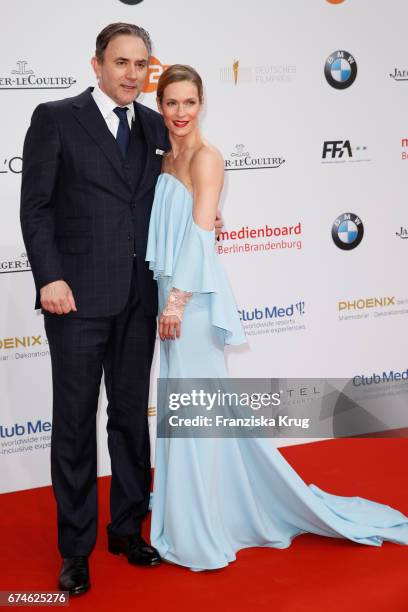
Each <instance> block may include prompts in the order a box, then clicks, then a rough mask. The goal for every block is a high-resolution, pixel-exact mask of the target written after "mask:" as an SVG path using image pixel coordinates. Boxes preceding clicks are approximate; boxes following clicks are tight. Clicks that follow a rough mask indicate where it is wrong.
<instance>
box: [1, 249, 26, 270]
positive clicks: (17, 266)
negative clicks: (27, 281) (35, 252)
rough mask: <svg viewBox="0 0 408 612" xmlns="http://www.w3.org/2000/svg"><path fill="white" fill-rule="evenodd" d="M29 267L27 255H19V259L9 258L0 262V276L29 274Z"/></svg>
mask: <svg viewBox="0 0 408 612" xmlns="http://www.w3.org/2000/svg"><path fill="white" fill-rule="evenodd" d="M30 271H31V266H30V262H29V261H28V258H27V254H26V253H21V255H20V256H19V257H9V258H8V259H4V260H3V261H1V260H0V274H15V273H17V272H30Z"/></svg>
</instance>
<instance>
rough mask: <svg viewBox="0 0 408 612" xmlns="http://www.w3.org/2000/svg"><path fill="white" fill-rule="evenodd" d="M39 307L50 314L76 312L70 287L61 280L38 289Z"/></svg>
mask: <svg viewBox="0 0 408 612" xmlns="http://www.w3.org/2000/svg"><path fill="white" fill-rule="evenodd" d="M40 299H41V306H42V307H43V309H44V310H46V311H47V312H51V313H52V314H59V315H61V314H68V313H69V312H71V311H74V312H76V311H77V307H76V305H75V300H74V296H73V294H72V291H71V289H70V287H69V286H68V285H67V283H66V282H65V281H63V280H58V281H54V282H53V283H49V284H48V285H45V286H44V287H41V289H40Z"/></svg>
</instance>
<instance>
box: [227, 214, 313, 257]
mask: <svg viewBox="0 0 408 612" xmlns="http://www.w3.org/2000/svg"><path fill="white" fill-rule="evenodd" d="M301 234H302V224H301V222H300V221H299V222H298V223H296V225H280V226H272V225H268V224H266V225H263V226H261V227H249V226H248V225H242V226H241V227H240V228H239V229H234V230H228V231H227V230H224V231H223V232H221V234H220V240H219V242H218V243H217V251H218V253H219V254H220V255H228V254H231V253H234V254H235V253H253V252H257V251H273V250H277V249H280V250H285V249H297V250H299V249H301V248H302V240H301V239H300V238H296V237H298V236H300V235H301ZM289 236H290V237H292V239H288V237H289ZM262 238H266V239H267V241H266V242H265V241H261V242H259V240H260V239H262ZM227 242H232V243H233V244H232V245H226V244H223V243H227Z"/></svg>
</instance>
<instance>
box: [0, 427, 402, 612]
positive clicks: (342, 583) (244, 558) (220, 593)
mask: <svg viewBox="0 0 408 612" xmlns="http://www.w3.org/2000/svg"><path fill="white" fill-rule="evenodd" d="M407 451H408V441H407V440H406V439H354V440H334V441H332V440H331V441H328V442H318V443H312V444H305V445H300V446H292V447H287V448H283V449H282V454H283V455H284V456H285V457H286V458H287V459H288V461H290V463H291V464H292V465H293V467H294V468H295V469H296V470H297V471H298V472H299V474H300V475H301V476H302V478H304V479H305V481H306V482H308V483H310V482H313V483H315V484H316V485H318V486H319V487H322V488H323V489H326V490H327V491H329V492H331V493H335V494H338V495H359V496H362V497H367V498H370V499H373V500H375V501H379V502H382V503H386V504H389V505H391V506H394V507H396V508H398V509H399V510H401V511H402V512H404V513H405V514H408V483H407V476H406V466H407ZM108 487H109V478H101V479H100V481H99V500H100V526H99V539H98V543H97V546H96V548H95V550H94V553H93V555H92V557H91V572H92V574H91V575H92V583H93V587H92V589H91V591H90V592H89V593H88V594H86V595H84V596H82V597H78V598H76V599H71V603H70V607H71V608H74V609H77V610H98V611H99V610H115V611H116V610H135V611H137V610H143V611H148V610H153V611H154V612H156V611H159V610H162V611H163V612H168V611H170V612H173V611H174V612H176V611H177V612H183V611H184V610H186V611H187V610H188V611H189V612H191V611H192V610H193V611H194V612H195V611H197V610H206V611H209V612H218V611H219V610H226V611H229V610H233V609H235V610H271V611H274V612H297V611H303V610H308V611H313V612H316V611H328V612H336V611H338V610H339V611H340V610H341V611H342V612H344V611H346V612H354V611H356V612H357V611H358V612H362V611H370V612H371V611H375V612H380V611H381V612H382V611H384V612H406V611H407V610H408V547H405V546H399V545H397V544H391V543H386V544H384V545H383V546H382V548H374V547H371V546H362V545H358V544H355V543H353V542H348V541H344V540H336V539H330V538H323V537H319V536H314V535H302V536H299V537H298V538H296V539H295V540H294V542H293V544H292V546H291V547H290V548H289V549H286V550H275V549H261V548H256V549H255V548H253V549H250V550H244V551H242V552H241V553H239V554H238V558H237V561H236V562H235V563H233V564H231V565H230V566H229V567H228V568H226V569H223V570H218V571H215V572H203V573H200V574H195V573H193V572H190V571H189V570H186V569H183V568H179V567H176V566H172V565H168V564H163V565H162V566H160V567H158V568H149V569H142V568H136V567H132V566H130V565H129V564H128V563H127V561H126V560H125V559H124V558H123V557H115V556H113V555H110V554H108V553H107V552H106V536H105V525H106V523H107V522H108ZM1 508H2V511H1V548H2V554H1V556H0V576H1V578H0V580H1V582H0V590H12V589H15V590H20V591H21V590H25V589H27V590H34V591H35V590H47V589H49V590H55V588H56V577H57V575H58V571H59V567H60V560H59V556H58V553H57V548H56V536H55V507H54V499H53V495H52V491H51V488H49V487H46V488H41V489H33V490H29V491H22V492H19V493H10V494H5V495H2V496H1ZM146 530H148V525H146Z"/></svg>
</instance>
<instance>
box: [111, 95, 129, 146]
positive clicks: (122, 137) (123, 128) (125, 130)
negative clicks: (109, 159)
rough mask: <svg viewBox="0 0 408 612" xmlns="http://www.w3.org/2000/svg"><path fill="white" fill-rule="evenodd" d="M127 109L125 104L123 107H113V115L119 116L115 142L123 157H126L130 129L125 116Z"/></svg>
mask: <svg viewBox="0 0 408 612" xmlns="http://www.w3.org/2000/svg"><path fill="white" fill-rule="evenodd" d="M128 110H129V109H128V107H127V106H125V107H124V108H121V107H120V106H117V107H116V108H114V109H113V112H114V113H115V115H116V116H117V117H119V127H118V132H117V134H116V142H117V143H118V145H119V147H120V150H121V151H122V155H123V157H126V153H127V150H128V145H129V138H130V129H129V123H128V118H127V112H128Z"/></svg>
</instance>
